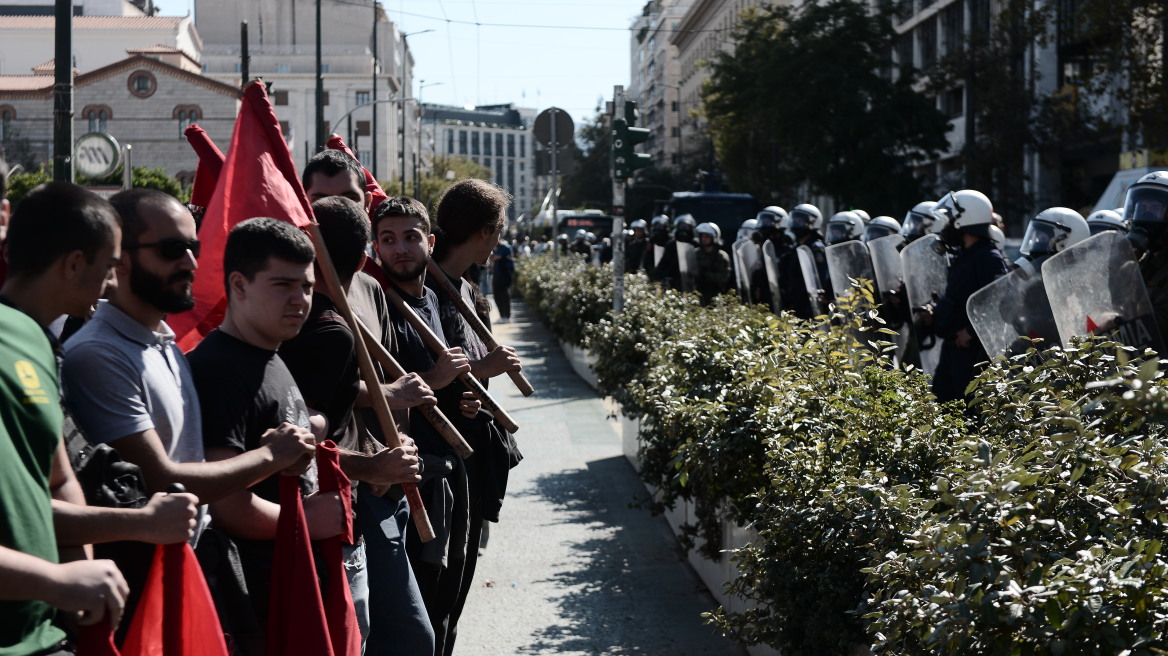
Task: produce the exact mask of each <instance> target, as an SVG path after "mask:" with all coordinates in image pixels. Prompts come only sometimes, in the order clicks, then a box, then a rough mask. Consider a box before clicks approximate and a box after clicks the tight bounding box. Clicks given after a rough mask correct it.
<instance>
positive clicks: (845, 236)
mask: <svg viewBox="0 0 1168 656" xmlns="http://www.w3.org/2000/svg"><path fill="white" fill-rule="evenodd" d="M865 223H866V222H865V221H864V218H863V217H862V216H860V214H859V212H857V211H854V210H848V211H844V212H836V213H835V214H833V215H832V217H831V220H829V221H828V222H827V240H826V241H827V245H828V246H832V245H834V244H842V243H844V242H845V241H854V240H857V239H859V238H860V237H861V236H863V234H864V225H865Z"/></svg>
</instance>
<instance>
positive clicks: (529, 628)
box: [455, 302, 745, 656]
mask: <svg viewBox="0 0 1168 656" xmlns="http://www.w3.org/2000/svg"><path fill="white" fill-rule="evenodd" d="M512 320H513V323H510V324H504V325H501V326H496V330H495V334H496V337H497V338H498V339H499V342H500V343H503V344H509V345H511V346H513V347H515V349H516V350H517V351H518V352H519V356H520V357H521V358H522V359H523V362H524V368H525V373H526V374H527V377H528V378H529V379H530V380H531V383H532V385H533V386H534V387H535V389H536V393H535V395H534V396H532V397H529V398H524V397H523V396H522V395H520V394H519V392H518V391H517V390H516V389H515V386H514V385H513V384H511V381H510V380H508V379H506V378H505V377H500V378H497V379H495V380H494V381H492V384H491V393H492V394H493V395H495V397H496V398H497V399H498V400H499V403H500V405H502V406H503V407H504V408H506V409H507V410H508V412H510V413H511V415H512V416H513V417H514V418H515V421H516V423H518V424H519V425H520V429H519V432H518V433H516V438H517V439H518V440H519V444H520V448H521V450H522V451H523V454H524V456H525V459H524V461H523V462H522V463H520V465H519V466H518V467H516V468H515V469H514V470H512V472H511V481H510V485H509V491H508V494H507V499H506V501H505V502H504V504H503V512H502V521H501V522H500V523H499V524H492V525H491V533H490V542H489V544H488V546H487V549H486V550H485V551H484V553H483V556H482V558H480V559H479V566H478V571H477V572H476V575H475V579H476V582H475V586H474V588H473V589H472V590H471V593H470V598H469V599H468V601H467V605H466V609H465V611H464V613H463V616H462V620H461V622H460V623H459V637H458V642H457V644H456V648H455V654H456V655H457V656H475V655H490V656H501V655H507V654H646V655H651V656H686V655H690V654H733V655H737V654H744V653H745V651H744V650H742V649H739V648H737V647H735V646H734V645H733V644H732V643H731V642H730V641H729V640H726V639H724V638H722V637H720V636H718V635H716V634H715V633H714V632H713V631H712V629H711V628H710V627H708V626H706V625H705V624H704V621H703V620H702V618H701V616H700V615H701V613H703V612H705V611H708V610H710V609H712V608H714V607H715V605H716V603H715V601H714V600H713V598H712V597H711V596H710V595H709V594H708V592H707V591H706V590H705V588H704V587H703V586H702V584H701V582H700V581H699V580H698V578H697V576H696V575H695V574H694V573H693V571H692V570H691V569H690V567H689V565H688V564H686V562H685V561H684V559H683V557H682V554H681V552H680V550H679V549H678V547H677V543H676V541H675V540H674V538H673V536H672V534H671V533H670V531H669V527H668V526H667V525H666V523H665V521H664V520H663V519H662V518H660V517H652V516H650V514H649V513H648V511H645V510H639V509H634V508H630V507H629V505H630V503H631V502H632V501H633V500H634V498H636V497H638V496H640V495H643V494H644V488H643V487H642V486H641V484H640V480H639V479H638V478H637V475H636V473H635V472H634V471H633V469H632V467H631V466H630V465H629V463H628V461H626V460H625V458H624V456H623V455H622V454H621V444H620V436H619V434H618V433H617V423H616V422H615V421H613V420H611V419H606V411H605V407H604V404H603V402H602V401H601V399H600V398H598V397H597V395H596V393H595V392H594V391H593V390H592V389H591V388H589V387H588V386H587V385H585V384H584V383H583V382H581V381H580V379H579V378H578V377H577V376H576V375H575V373H573V371H572V369H571V368H570V367H569V366H568V363H567V361H566V360H565V359H564V356H563V354H562V353H561V352H560V350H559V347H558V345H557V344H556V342H555V341H554V339H553V338H552V336H551V335H550V334H549V333H548V332H547V331H546V330H544V329H543V327H542V326H541V325H539V323H538V320H537V319H536V318H535V316H534V314H533V313H531V312H529V311H528V308H527V307H525V306H524V305H523V304H522V302H515V303H514V308H513V311H512Z"/></svg>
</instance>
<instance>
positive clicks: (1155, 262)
mask: <svg viewBox="0 0 1168 656" xmlns="http://www.w3.org/2000/svg"><path fill="white" fill-rule="evenodd" d="M1123 216H1124V217H1125V218H1127V219H1128V220H1130V221H1131V229H1130V230H1129V231H1128V233H1127V234H1128V239H1129V240H1131V242H1132V247H1133V248H1135V251H1136V254H1137V255H1138V256H1139V258H1140V260H1139V262H1140V273H1141V274H1143V277H1144V285H1145V286H1146V287H1147V288H1148V297H1149V298H1150V300H1151V301H1152V308H1153V309H1154V311H1155V314H1156V323H1157V324H1159V326H1160V335H1161V338H1162V339H1163V340H1164V341H1163V342H1162V343H1165V344H1168V171H1153V172H1151V173H1149V174H1147V175H1145V176H1144V177H1142V178H1140V179H1139V181H1138V182H1136V183H1135V184H1133V185H1132V186H1131V187H1130V188H1129V189H1128V190H1127V202H1125V203H1124V205H1123Z"/></svg>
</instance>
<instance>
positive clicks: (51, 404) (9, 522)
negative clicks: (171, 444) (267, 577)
mask: <svg viewBox="0 0 1168 656" xmlns="http://www.w3.org/2000/svg"><path fill="white" fill-rule="evenodd" d="M4 186H5V185H4V184H3V180H2V177H0V192H2V191H3V188H4ZM0 224H6V225H8V231H7V235H6V236H7V246H8V251H7V256H8V264H9V271H8V278H7V280H5V282H4V286H3V288H2V289H0V328H2V329H0V391H2V393H3V395H4V399H3V400H0V429H2V430H0V470H2V472H0V598H2V599H4V601H0V613H3V614H4V617H5V621H4V622H0V645H4V646H5V649H6V650H8V652H9V653H13V654H53V653H58V652H60V653H65V652H64V649H65V645H64V644H63V640H64V638H65V634H64V633H63V632H62V631H61V630H60V629H59V628H57V627H56V626H54V624H53V617H54V614H55V613H54V610H53V608H54V607H56V608H58V609H61V610H65V611H69V612H71V613H75V615H73V617H74V618H76V619H77V620H78V621H80V622H81V623H84V624H93V623H96V622H98V621H101V620H103V619H108V620H109V621H110V623H111V625H112V626H117V624H118V623H119V621H120V618H121V614H122V610H123V608H124V603H125V598H126V595H127V594H128V592H129V589H128V586H127V584H126V582H125V580H124V578H123V577H122V575H121V573H120V572H119V571H118V570H117V567H116V566H115V565H114V564H113V563H112V562H111V561H108V560H99V561H91V560H82V561H80V562H74V563H68V564H64V565H61V564H58V563H59V557H60V556H59V553H66V552H67V550H66V549H65V547H70V546H74V547H79V548H83V549H84V546H85V545H89V544H93V543H98V542H109V541H113V540H142V541H148V542H154V543H161V544H165V543H173V542H182V541H184V540H187V539H190V537H191V535H192V533H193V528H194V515H195V504H196V503H197V499H196V498H195V497H194V496H193V495H190V494H172V495H162V494H159V495H155V496H154V497H152V498H151V499H150V501H149V502H148V503H147V505H146V507H144V508H142V509H126V508H92V507H88V506H86V505H85V499H84V495H83V493H82V491H81V488H80V486H79V485H78V483H77V480H76V478H75V477H74V475H73V470H72V468H71V467H70V465H69V460H68V455H67V453H66V452H65V448H64V444H63V441H62V439H61V436H62V429H63V423H64V420H65V417H64V415H63V412H62V408H61V405H60V402H59V398H60V397H59V391H58V387H57V384H58V382H57V381H58V377H57V364H56V358H55V354H54V350H55V348H56V345H55V343H54V342H53V340H52V338H51V337H50V336H49V335H48V333H47V332H46V330H45V329H46V328H47V327H48V325H49V324H50V323H51V322H52V321H53V320H54V319H56V318H57V317H58V316H60V315H61V314H74V315H83V314H86V313H88V311H89V308H90V307H91V306H92V305H93V304H94V303H95V302H96V301H97V299H98V297H100V296H101V295H102V293H103V292H104V291H105V287H106V284H107V281H108V280H109V279H110V272H111V270H112V268H113V266H114V265H115V263H116V262H117V260H118V255H119V249H120V247H119V241H120V238H121V237H120V230H119V228H118V222H117V218H116V214H115V213H114V211H113V208H112V207H110V205H109V203H107V202H105V201H104V200H102V199H101V198H100V197H98V196H97V195H96V194H93V193H91V192H88V191H85V190H84V189H82V188H80V187H78V186H76V185H72V184H69V183H49V184H45V185H41V186H39V187H36V188H34V189H33V190H32V191H30V192H29V193H28V195H27V196H26V197H25V198H24V199H23V200H22V201H21V203H20V204H19V205H18V206H17V208H16V211H15V212H14V213H13V215H12V216H11V221H9V216H8V211H7V205H3V206H0ZM78 555H80V556H81V557H82V558H85V557H87V556H88V551H87V550H83V551H81V553H80V554H78Z"/></svg>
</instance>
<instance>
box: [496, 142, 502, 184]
mask: <svg viewBox="0 0 1168 656" xmlns="http://www.w3.org/2000/svg"><path fill="white" fill-rule="evenodd" d="M499 138H500V139H502V138H503V135H499ZM495 184H497V185H499V186H500V187H501V186H503V158H502V157H499V158H498V159H496V160H495Z"/></svg>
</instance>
